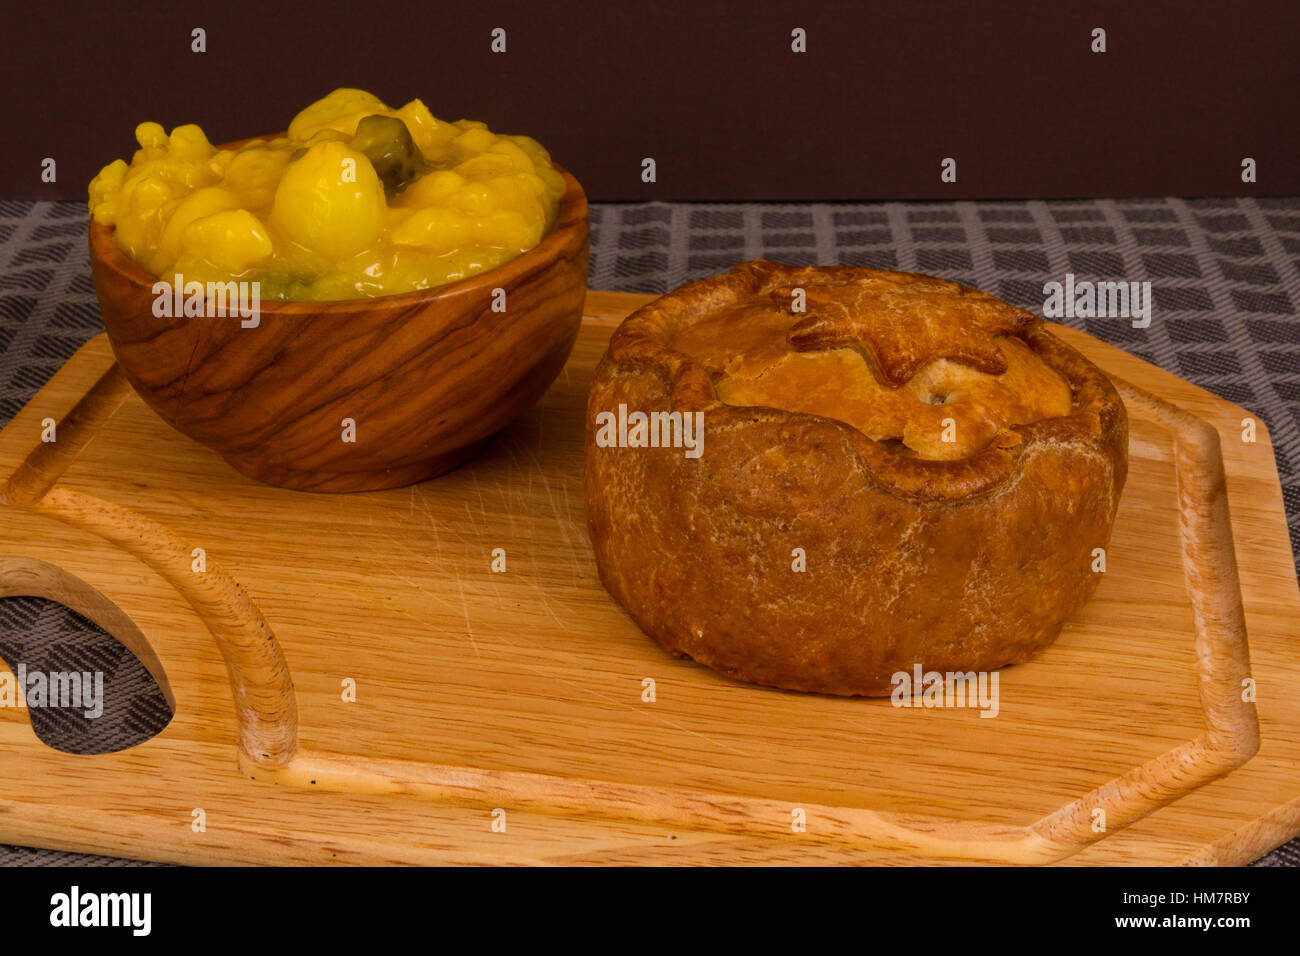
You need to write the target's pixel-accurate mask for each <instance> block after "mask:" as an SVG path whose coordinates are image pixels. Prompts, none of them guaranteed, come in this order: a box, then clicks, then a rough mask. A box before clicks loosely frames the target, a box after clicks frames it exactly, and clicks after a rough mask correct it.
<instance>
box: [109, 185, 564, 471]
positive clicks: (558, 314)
mask: <svg viewBox="0 0 1300 956" xmlns="http://www.w3.org/2000/svg"><path fill="white" fill-rule="evenodd" d="M557 168H558V167H557ZM560 172H561V173H562V174H563V176H564V180H565V187H566V188H565V192H564V195H563V197H562V198H561V200H560V206H559V211H558V215H557V218H556V222H555V225H554V226H553V227H552V228H551V230H550V232H548V233H547V234H546V236H545V237H543V239H542V241H541V243H540V244H538V245H537V246H535V247H534V248H532V249H530V250H529V251H527V252H525V253H523V254H522V255H520V256H518V257H516V258H515V259H512V260H510V261H509V262H506V263H503V264H502V265H500V266H497V267H496V268H493V269H490V270H488V271H486V272H483V273H480V274H479V275H476V276H472V277H470V278H468V279H465V280H463V281H460V282H455V283H452V284H449V285H444V286H439V287H437V288H433V289H426V290H422V291H418V292H408V293H401V294H398V295H389V296H380V297H374V298H362V299H348V300H342V301H329V302H277V301H272V302H263V303H262V304H261V309H260V321H259V322H258V324H257V325H256V326H255V327H247V328H246V327H244V325H243V323H242V322H241V319H240V317H239V315H238V313H236V314H235V315H233V316H227V317H224V318H223V317H212V318H184V317H181V318H173V317H158V316H156V315H155V314H154V302H155V299H156V298H157V297H156V296H155V294H154V292H153V287H154V284H155V283H157V282H158V281H159V280H158V278H157V277H155V276H153V275H150V274H149V273H148V272H146V271H145V270H144V269H143V268H142V267H140V266H139V265H137V264H136V263H135V262H133V261H132V260H131V259H129V258H128V257H127V255H126V254H125V253H124V252H123V251H122V249H121V248H120V247H119V246H118V245H117V242H116V241H115V240H114V238H113V230H112V228H111V227H106V226H103V225H100V224H97V223H92V224H91V226H90V263H91V270H92V272H93V274H94V278H95V290H96V292H97V293H98V295H99V303H100V307H101V309H102V311H103V316H104V327H105V329H107V331H108V337H109V341H110V342H111V343H112V346H113V353H114V355H115V356H116V357H117V362H118V364H119V365H120V366H121V367H122V370H123V371H124V372H125V373H126V376H127V378H128V379H129V380H130V382H131V384H132V385H133V386H134V387H135V390H136V392H138V393H139V395H140V397H141V398H142V399H144V401H145V402H146V404H148V405H149V407H150V408H152V409H153V410H154V411H155V412H157V413H158V414H159V415H160V416H161V417H162V418H163V419H164V420H165V421H166V422H168V423H169V424H170V425H172V426H173V427H174V428H176V429H177V430H178V431H180V432H181V433H183V434H185V435H187V436H189V437H190V438H192V439H194V440H195V441H197V442H200V443H202V444H204V445H206V446H208V447H209V448H211V449H213V450H214V451H216V452H217V453H219V454H220V455H221V456H222V457H223V458H225V460H226V461H228V462H229V463H230V464H231V465H232V466H234V468H235V469H236V470H238V471H240V472H242V473H243V474H245V475H247V476H249V477H251V478H255V479H257V480H259V481H263V482H266V483H268V484H272V485H279V486H281V487H284V488H297V489H306V490H311V491H369V490H376V489H380V488H394V487H398V486H401V485H407V484H411V483H414V482H417V481H422V480H424V479H426V478H432V477H434V476H435V475H439V474H441V473H443V472H445V471H448V470H449V469H451V468H454V467H456V466H457V465H459V464H461V463H463V462H465V461H467V460H468V459H470V458H472V457H473V456H474V455H475V454H477V453H478V452H479V451H481V450H482V448H483V447H484V446H485V444H486V442H487V439H489V438H490V437H491V436H492V434H493V433H495V432H496V431H498V430H499V429H501V428H502V427H503V426H505V425H506V424H508V423H509V422H510V421H512V420H513V419H514V418H516V417H517V416H518V415H520V414H521V413H522V412H523V411H525V410H526V409H527V408H528V407H529V406H531V405H532V404H533V403H534V402H535V401H537V399H539V398H540V397H541V396H542V393H543V392H545V391H546V389H547V388H548V387H549V386H550V384H551V382H552V381H554V379H555V377H556V376H557V375H558V374H559V373H560V370H561V369H562V368H563V367H564V363H565V361H566V360H567V359H568V357H569V352H570V351H571V350H572V348H573V343H574V341H575V339H576V338H577V335H578V328H579V325H580V324H581V321H582V307H583V302H584V300H585V297H586V291H587V251H588V250H587V197H586V195H585V194H584V193H583V190H582V187H581V186H580V185H579V184H578V181H577V180H576V179H574V178H573V176H572V175H570V174H569V173H568V172H567V171H565V170H563V169H561V170H560ZM169 281H170V277H169ZM497 289H502V290H504V292H505V309H504V311H493V303H494V302H498V303H499V302H500V294H499V293H497V292H496V291H495V290H497ZM250 324H251V320H250ZM345 419H350V420H351V422H352V423H353V428H352V430H351V437H352V439H353V440H351V441H346V440H345V438H346V437H348V432H347V428H346V425H345V422H344V420H345Z"/></svg>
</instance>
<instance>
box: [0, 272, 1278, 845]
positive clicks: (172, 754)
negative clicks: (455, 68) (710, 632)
mask: <svg viewBox="0 0 1300 956" xmlns="http://www.w3.org/2000/svg"><path fill="white" fill-rule="evenodd" d="M642 301H644V298H643V297H633V296H621V295H613V294H607V293H592V294H590V295H589V296H588V303H587V321H586V322H585V323H584V327H583V331H582V334H581V336H580V338H579V341H578V345H577V347H576V349H575V351H574V354H573V357H572V358H571V360H570V362H569V364H568V365H567V366H566V368H565V371H564V372H563V374H561V376H560V377H559V379H558V380H557V381H556V383H555V385H554V386H553V387H552V389H551V390H550V391H549V392H548V393H547V395H546V397H545V399H544V400H543V401H542V402H541V403H540V404H539V405H538V406H537V407H536V408H534V409H533V410H532V411H530V412H529V413H528V414H526V415H525V416H524V418H523V419H521V420H520V421H519V422H517V423H516V424H515V425H513V426H511V427H510V428H509V429H507V430H506V431H505V432H504V433H502V435H501V436H500V437H499V438H497V439H496V440H495V441H493V442H492V443H491V445H490V447H489V448H488V449H487V450H486V451H485V452H484V454H483V456H482V457H481V458H479V459H477V460H475V461H473V462H471V463H469V464H467V465H466V466H465V467H463V468H461V469H458V470H457V471H454V472H452V473H450V474H447V475H445V476H443V477H442V478H439V479H438V480H436V481H433V482H428V483H425V484H421V485H417V486H414V487H411V488H403V489H394V490H389V491H382V492H372V493H363V494H356V495H348V496H317V495H303V494H298V493H294V492H288V491H284V490H281V489H277V488H271V487H268V486H266V485H262V484H258V483H256V482H252V481H248V480H246V479H244V478H241V477H240V476H239V475H238V474H237V473H236V472H235V471H233V470H232V469H231V468H229V467H228V466H227V465H226V464H224V463H223V462H222V461H221V460H220V459H219V458H217V457H216V456H214V455H212V454H210V453H208V452H206V451H205V450H204V449H202V448H201V447H199V446H198V445H196V444H194V443H192V442H189V441H187V440H184V439H181V438H178V437H177V436H175V434H174V433H172V432H170V431H169V430H168V428H167V427H166V426H165V425H164V424H163V423H162V422H160V421H159V420H158V419H157V417H156V416H154V415H153V414H152V413H151V412H150V411H149V410H148V409H147V408H145V407H144V406H143V404H142V403H141V402H140V401H139V400H138V399H137V398H136V397H135V396H134V394H133V393H132V392H131V390H130V389H129V388H128V387H127V386H126V383H125V382H124V381H123V380H122V377H121V376H120V375H117V374H116V373H114V372H113V359H112V353H111V350H110V348H109V347H108V344H107V343H106V342H105V341H104V340H103V339H102V338H101V339H97V340H95V341H93V342H91V343H90V344H88V345H87V346H86V347H85V348H84V349H83V350H82V351H81V352H79V353H78V355H77V356H76V357H75V358H74V359H73V360H72V361H71V362H70V363H69V364H68V366H66V367H65V368H64V369H63V370H61V371H60V372H59V373H58V375H56V376H55V378H54V379H53V380H52V381H51V382H50V383H49V385H47V386H46V388H45V389H44V390H42V392H41V393H40V395H39V396H38V397H37V398H36V399H35V400H34V401H33V402H32V403H31V405H29V406H28V407H27V408H26V409H24V410H23V411H22V412H21V413H19V415H18V416H17V417H16V418H15V419H14V420H13V422H12V423H11V424H10V425H9V426H8V427H7V428H6V429H5V430H4V431H3V432H0V479H3V480H4V486H3V487H4V492H3V508H2V509H0V513H3V514H4V520H3V524H2V525H0V592H2V593H6V594H16V593H39V594H44V595H46V596H51V597H54V598H55V599H56V600H62V601H64V602H65V603H68V604H69V605H70V606H72V607H74V608H76V609H77V610H79V611H82V612H83V613H86V614H87V615H88V616H90V617H91V618H92V619H93V620H96V621H97V622H99V623H100V624H101V625H102V626H104V627H106V628H107V629H109V630H110V632H111V633H114V634H115V635H117V636H119V638H121V639H123V640H124V642H125V643H127V644H128V646H130V647H132V649H133V650H134V649H136V648H138V647H140V646H142V645H143V646H144V647H146V648H147V649H149V653H150V654H151V655H152V657H151V658H148V659H146V666H149V667H150V670H151V672H153V673H155V674H156V675H157V674H161V676H162V681H161V683H162V684H163V687H164V689H165V691H166V692H167V693H169V694H170V695H171V697H170V699H174V700H175V702H176V716H175V718H174V719H173V721H172V723H171V724H170V725H169V726H168V727H167V728H166V729H165V730H164V731H163V732H162V733H161V734H159V735H158V736H157V737H155V738H154V739H153V740H151V741H149V742H147V743H145V744H142V745H140V746H137V747H134V748H132V749H131V750H128V751H124V752H122V753H118V754H105V755H98V756H94V757H74V756H69V755H66V754H59V753H56V752H54V751H52V750H50V749H49V748H48V747H45V746H44V745H42V744H41V743H40V742H39V741H38V740H37V739H36V738H35V736H34V735H33V734H32V731H31V728H30V725H29V723H28V721H27V717H26V715H25V714H22V713H21V711H14V710H9V709H0V741H3V749H2V750H0V754H2V756H0V761H4V762H5V765H4V769H5V770H6V771H8V772H7V773H5V775H4V780H5V783H4V784H3V789H2V790H0V840H6V841H11V842H24V843H31V844H38V845H48V846H57V847H62V848H70V849H83V850H92V851H95V852H111V853H119V854H126V855H145V856H150V857H154V858H158V859H166V860H178V861H191V862H201V861H208V862H241V863H242V862H330V861H344V862H357V863H360V862H369V863H375V862H433V861H441V862H601V863H627V862H656V863H664V862H677V863H718V862H746V863H754V862H786V863H790V862H803V863H810V862H876V863H887V862H909V861H912V862H914V861H918V860H924V861H943V860H955V861H972V860H974V861H982V862H1015V863H1051V862H1058V861H1067V862H1071V863H1076V862H1077V863H1171V862H1183V861H1188V862H1199V863H1239V862H1243V861H1245V860H1248V859H1250V858H1253V856H1255V855H1258V854H1259V853H1261V852H1264V851H1266V850H1267V849H1269V848H1270V847H1271V846H1273V845H1276V844H1277V843H1280V842H1282V841H1283V840H1285V839H1287V838H1288V837H1290V836H1292V835H1294V834H1295V833H1296V832H1298V831H1300V778H1298V777H1297V773H1296V771H1295V767H1296V766H1297V765H1300V734H1297V733H1296V730H1297V728H1300V701H1297V700H1296V698H1295V695H1294V693H1293V688H1294V686H1295V684H1296V681H1297V680H1300V660H1298V659H1297V657H1296V655H1295V653H1294V647H1295V636H1296V621H1297V613H1298V612H1300V594H1297V589H1296V582H1295V575H1294V571H1293V569H1292V567H1291V559H1290V550H1289V545H1288V540H1287V534H1286V525H1285V516H1284V512H1283V510H1282V504H1281V495H1280V489H1279V487H1278V483H1277V476H1276V471H1275V467H1274V464H1273V458H1272V453H1271V449H1270V447H1269V443H1268V439H1267V435H1266V433H1265V432H1264V431H1263V429H1262V426H1260V427H1259V431H1258V440H1257V441H1256V442H1254V443H1246V442H1243V441H1242V440H1241V434H1242V431H1241V429H1242V424H1241V423H1242V419H1243V418H1247V417H1249V413H1247V412H1244V411H1243V410H1241V409H1239V408H1237V407H1236V406H1233V405H1230V404H1229V403H1227V402H1224V401H1222V400H1221V399H1218V398H1215V397H1214V396H1211V395H1209V394H1208V393H1206V392H1203V391H1201V390H1200V389H1197V388H1195V387H1193V386H1191V385H1188V384H1187V383H1185V382H1182V381H1180V380H1178V379H1176V378H1174V377H1173V376H1170V375H1168V374H1167V373H1164V372H1161V371H1159V370H1158V369H1154V368H1153V367H1151V366H1149V365H1147V364H1145V363H1143V362H1141V361H1140V360H1138V359H1136V358H1133V357H1132V356H1128V355H1126V354H1125V353H1123V352H1121V351H1119V350H1117V349H1113V348H1111V347H1109V346H1105V345H1103V344H1101V343H1098V342H1096V341H1094V340H1092V339H1089V338H1088V337H1087V336H1084V335H1082V334H1080V333H1075V332H1071V331H1069V330H1060V334H1061V335H1062V336H1063V337H1065V338H1067V340H1069V341H1070V343H1071V344H1072V345H1075V346H1076V347H1078V348H1080V349H1081V350H1083V351H1084V352H1085V353H1086V354H1088V355H1089V357H1091V358H1093V359H1094V361H1097V362H1098V363H1099V364H1100V365H1101V366H1102V367H1103V368H1105V369H1106V370H1107V371H1108V372H1109V373H1110V374H1111V375H1112V376H1113V377H1115V378H1116V379H1117V380H1120V387H1121V389H1122V390H1123V393H1124V396H1125V400H1126V402H1127V404H1128V406H1129V413H1130V419H1131V428H1132V434H1131V442H1130V465H1131V473H1130V479H1129V484H1128V487H1127V490H1126V492H1125V496H1124V499H1123V502H1122V504H1121V508H1120V514H1119V517H1118V519H1117V524H1116V531H1115V535H1114V538H1113V540H1112V544H1111V550H1110V553H1109V555H1108V570H1107V573H1106V577H1105V580H1104V581H1103V583H1102V585H1101V587H1100V588H1099V590H1098V593H1097V596H1096V598H1095V599H1094V600H1093V601H1092V602H1091V603H1090V604H1089V605H1088V606H1087V607H1086V608H1085V609H1084V610H1083V611H1082V612H1081V613H1080V614H1079V615H1077V616H1076V618H1074V619H1072V620H1071V621H1070V622H1068V623H1067V626H1066V629H1065V631H1064V632H1063V634H1062V636H1061V638H1060V640H1059V641H1058V642H1057V643H1056V644H1055V645H1054V646H1053V647H1051V648H1049V649H1048V650H1047V651H1046V652H1045V653H1044V654H1043V655H1042V656H1041V657H1040V658H1037V659H1035V660H1034V661H1031V662H1029V663H1027V664H1023V665H1018V666H1016V667H1013V668H1009V669H1007V670H1005V671H1003V672H1002V675H1001V676H1002V682H1001V710H1000V713H999V715H998V717H997V718H995V719H992V720H986V719H980V718H979V717H978V714H977V712H974V711H972V710H959V709H951V710H904V709H896V708H893V707H891V706H890V705H889V703H888V701H880V700H876V701H866V700H842V699H836V698H826V697H819V696H815V695H803V694H796V693H785V692H779V691H771V690H765V689H762V688H756V687H751V686H749V685H744V684H739V683H735V682H732V681H728V680H727V679H725V678H722V677H720V676H718V675H716V674H714V673H713V672H711V671H708V670H706V669H705V668H702V667H699V666H697V665H695V664H692V663H691V662H689V661H684V660H677V659H673V658H670V657H668V656H667V655H665V654H663V653H662V652H661V651H660V650H659V649H658V648H657V647H656V646H655V645H654V644H653V643H652V642H651V641H650V640H649V639H648V638H647V637H645V636H644V635H643V634H641V633H640V631H639V630H638V629H637V628H636V627H635V626H634V625H633V624H632V623H631V622H630V621H629V620H628V619H627V618H626V616H624V615H623V613H622V612H621V611H620V610H619V609H618V607H617V606H616V605H615V604H614V603H613V602H612V601H611V600H610V599H609V598H608V596H607V595H606V594H605V593H604V592H603V590H602V589H601V588H600V585H599V582H598V580H597V578H596V573H595V567H594V562H593V560H592V557H591V554H590V547H589V544H588V543H587V540H586V531H585V522H584V518H583V513H582V503H581V502H582V481H581V460H580V457H581V456H580V449H581V444H582V427H583V422H582V417H583V414H584V413H583V408H584V406H585V396H586V390H587V383H588V381H589V377H590V372H591V369H592V367H593V365H594V363H595V361H596V359H597V358H598V357H599V355H600V353H601V351H602V349H603V346H604V341H605V339H606V338H607V337H608V334H609V331H610V328H611V324H612V322H613V321H615V320H616V319H617V318H619V317H621V316H622V315H623V314H625V313H626V312H627V311H628V310H629V309H630V308H632V307H634V306H635V305H637V304H639V303H640V302H642ZM45 418H54V419H55V420H56V421H58V422H59V423H60V425H59V428H60V431H59V441H58V442H57V443H56V444H55V445H53V446H51V445H42V444H41V442H40V431H41V421H42V420H43V419H45ZM91 436H93V440H90V437H91ZM101 502H102V503H103V504H102V505H101V504H100V503H101ZM254 515H255V516H259V517H260V520H258V521H254V520H251V519H250V516H254ZM195 546H199V547H204V548H205V549H206V550H207V553H208V556H209V562H210V564H209V569H210V570H209V573H211V569H212V568H214V567H219V568H221V569H223V570H221V571H219V572H218V574H219V575H220V576H221V577H222V578H224V579H226V580H227V581H228V582H231V583H232V586H233V587H234V588H235V589H236V590H235V591H233V592H232V591H230V590H224V589H225V587H226V585H225V584H223V583H222V581H221V580H217V581H215V582H202V581H196V580H190V579H192V578H198V577H200V576H198V575H194V574H193V573H192V572H190V571H189V560H190V558H189V556H190V549H191V548H192V547H195ZM498 547H499V548H503V549H504V550H505V553H506V556H507V561H508V565H507V571H506V572H505V573H501V574H494V573H492V571H491V570H490V563H491V555H492V551H493V549H494V548H498ZM182 562H183V564H182ZM187 575H188V578H187ZM244 602H247V603H246V604H245V603H244ZM250 607H251V608H252V609H255V610H250ZM259 616H260V620H261V621H264V622H266V624H267V627H268V628H271V629H273V630H274V638H270V637H269V635H268V636H267V637H266V639H265V641H263V642H261V643H259V642H258V641H256V640H250V639H249V638H250V635H256V634H259V633H262V632H261V631H260V630H259V628H258V626H257V621H258V620H259ZM232 621H242V622H243V625H244V627H243V629H240V628H233V629H232V628H231V626H230V624H231V622H232ZM250 625H252V627H251V629H250V627H249V626H250ZM1247 633H1249V645H1248V644H1247V636H1246V635H1247ZM272 646H274V647H275V648H277V649H278V654H279V655H280V659H281V660H282V661H283V664H284V667H285V668H286V669H287V672H288V673H289V674H291V675H292V682H291V684H288V683H286V681H285V680H284V679H282V676H283V675H282V674H281V672H279V671H277V669H276V666H275V663H274V662H275V660H276V658H275V655H274V653H271V652H270V648H271V647H272ZM151 660H152V664H151V663H150V661H151ZM232 662H233V663H232ZM1247 677H1249V678H1250V679H1251V680H1253V681H1254V686H1255V690H1256V693H1257V702H1251V701H1248V700H1243V697H1242V693H1241V681H1242V680H1244V679H1246V678H1247ZM345 678H350V679H352V680H354V681H355V683H356V687H357V700H356V702H355V703H344V702H343V701H342V699H341V697H340V687H341V682H342V681H343V680H344V679H345ZM645 678H653V679H654V681H655V682H656V699H655V701H654V702H653V703H649V702H644V701H643V700H642V696H641V695H642V691H643V686H642V681H643V679H645ZM232 687H233V688H234V689H233V690H232ZM241 692H242V696H241ZM259 708H260V710H259ZM295 710H296V718H297V719H296V724H293V725H292V726H293V729H294V731H295V732H294V733H291V734H286V733H285V729H286V728H287V727H289V726H290V724H291V721H290V720H289V717H288V715H289V714H291V713H292V712H294V711H295ZM250 711H251V712H252V716H251V717H250ZM277 735H278V736H277ZM232 743H234V744H235V746H234V747H232V746H231V744H232ZM263 754H266V756H263ZM1252 754H1253V756H1252ZM19 768H22V771H21V772H20V770H19ZM250 777H251V778H254V779H253V780H250V779H249V778H250ZM268 784H277V785H278V786H277V787H276V788H275V789H272V787H271V786H269V785H268ZM197 807H202V808H204V810H205V812H206V813H207V819H208V828H207V831H206V832H204V833H195V832H193V831H192V830H191V828H190V824H191V819H192V818H191V811H192V810H193V809H194V808H197ZM493 808H503V809H504V810H505V811H506V813H507V816H508V821H509V825H508V829H507V831H506V832H505V833H497V832H493V830H492V816H491V811H492V810H493ZM795 809H801V810H802V811H803V812H804V814H805V815H806V818H807V830H806V831H805V832H797V831H795V830H793V829H792V827H791V821H792V812H793V811H794V810H795ZM1096 810H1103V811H1105V829H1104V830H1101V831H1094V822H1095V819H1096V816H1095V814H1094V811H1096Z"/></svg>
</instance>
